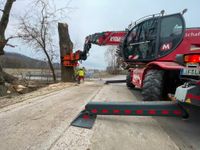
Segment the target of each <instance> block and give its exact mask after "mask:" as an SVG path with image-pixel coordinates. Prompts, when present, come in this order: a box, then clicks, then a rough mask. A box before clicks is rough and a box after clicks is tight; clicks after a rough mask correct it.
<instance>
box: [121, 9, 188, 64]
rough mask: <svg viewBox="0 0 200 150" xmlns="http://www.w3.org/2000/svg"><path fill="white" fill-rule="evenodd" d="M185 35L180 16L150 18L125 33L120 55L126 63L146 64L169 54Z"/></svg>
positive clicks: (183, 24)
mask: <svg viewBox="0 0 200 150" xmlns="http://www.w3.org/2000/svg"><path fill="white" fill-rule="evenodd" d="M184 33H185V22H184V19H183V16H182V14H180V13H178V14H172V15H167V16H152V17H150V18H148V19H145V20H143V21H141V22H140V23H138V24H136V25H135V26H134V27H133V28H132V29H131V30H129V32H128V33H127V35H126V37H125V39H124V43H123V48H122V54H123V57H124V58H125V61H127V62H138V61H140V62H148V61H152V60H155V59H158V58H160V57H164V56H166V55H168V54H169V53H171V52H172V51H173V50H175V49H176V48H177V46H178V45H179V44H180V43H181V41H182V39H183V37H184Z"/></svg>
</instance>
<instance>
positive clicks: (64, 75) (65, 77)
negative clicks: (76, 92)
mask: <svg viewBox="0 0 200 150" xmlns="http://www.w3.org/2000/svg"><path fill="white" fill-rule="evenodd" d="M58 33H59V44H60V56H61V61H60V62H61V63H60V64H61V81H63V82H74V81H75V76H74V67H64V66H63V65H62V58H63V57H64V56H65V55H66V54H69V53H71V52H72V49H73V43H72V42H71V40H70V36H69V32H68V25H67V24H66V23H58Z"/></svg>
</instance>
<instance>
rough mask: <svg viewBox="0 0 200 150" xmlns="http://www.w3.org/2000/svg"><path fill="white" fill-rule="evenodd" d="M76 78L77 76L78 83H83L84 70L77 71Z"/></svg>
mask: <svg viewBox="0 0 200 150" xmlns="http://www.w3.org/2000/svg"><path fill="white" fill-rule="evenodd" d="M77 76H78V83H79V84H80V82H81V80H83V81H84V78H85V70H84V69H83V68H80V69H79V70H78V71H77Z"/></svg>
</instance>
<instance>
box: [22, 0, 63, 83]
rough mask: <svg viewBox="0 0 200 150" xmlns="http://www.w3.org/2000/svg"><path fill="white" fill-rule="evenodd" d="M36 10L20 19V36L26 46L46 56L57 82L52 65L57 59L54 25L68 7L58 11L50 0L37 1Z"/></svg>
mask: <svg viewBox="0 0 200 150" xmlns="http://www.w3.org/2000/svg"><path fill="white" fill-rule="evenodd" d="M35 8H36V9H35V10H32V11H29V12H27V13H26V14H25V16H23V17H21V18H20V26H19V32H18V36H19V37H20V38H21V39H23V41H25V43H26V44H30V45H31V46H32V47H33V48H34V49H35V50H37V51H42V52H43V53H44V54H45V56H46V58H47V61H48V64H49V68H50V70H51V72H52V75H53V80H54V82H55V81H56V75H55V71H54V67H53V63H52V60H53V58H54V57H55V45H54V44H53V43H54V39H53V38H55V36H54V34H55V33H54V32H53V31H54V30H55V29H54V25H55V26H56V25H57V22H58V16H57V15H56V14H57V13H59V14H60V12H62V11H64V10H65V9H67V7H63V8H60V9H56V8H55V7H52V6H51V3H50V1H48V0H36V1H35Z"/></svg>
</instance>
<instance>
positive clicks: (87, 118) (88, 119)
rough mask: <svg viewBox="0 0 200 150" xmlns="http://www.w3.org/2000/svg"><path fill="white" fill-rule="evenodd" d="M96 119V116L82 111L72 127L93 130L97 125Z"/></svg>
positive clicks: (72, 123)
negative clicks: (95, 124)
mask: <svg viewBox="0 0 200 150" xmlns="http://www.w3.org/2000/svg"><path fill="white" fill-rule="evenodd" d="M96 117H97V116H96V115H95V114H89V113H88V112H86V111H82V112H80V113H79V114H78V116H77V117H76V118H75V119H74V120H73V121H72V122H71V126H75V127H81V128H87V129H91V128H92V127H93V125H94V123H95V120H96Z"/></svg>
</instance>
